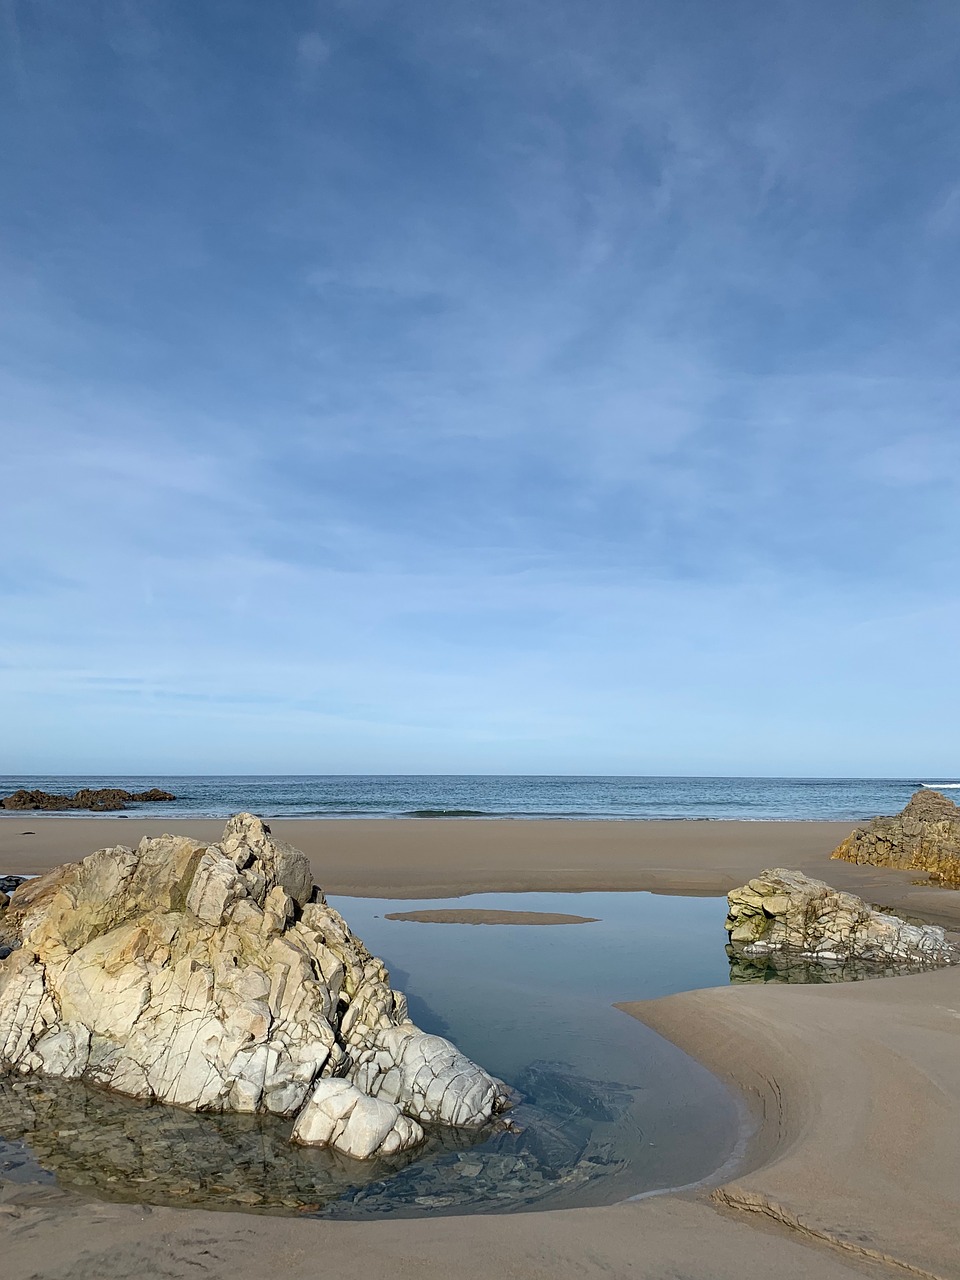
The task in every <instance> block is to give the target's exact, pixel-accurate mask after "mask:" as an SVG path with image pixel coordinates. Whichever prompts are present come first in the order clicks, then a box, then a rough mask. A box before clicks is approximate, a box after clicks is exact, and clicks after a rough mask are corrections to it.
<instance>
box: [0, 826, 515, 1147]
mask: <svg viewBox="0 0 960 1280" xmlns="http://www.w3.org/2000/svg"><path fill="white" fill-rule="evenodd" d="M3 915H4V917H5V919H4V920H3V925H4V928H5V931H6V933H7V934H8V935H9V934H11V933H13V934H15V935H16V941H17V942H18V944H19V945H18V946H17V949H16V950H14V951H13V952H12V953H11V954H10V955H9V956H8V957H7V958H6V959H5V960H3V961H2V962H0V1065H5V1066H6V1067H7V1068H12V1069H16V1070H19V1071H21V1072H38V1073H42V1074H46V1075H51V1076H58V1077H61V1078H63V1079H68V1080H74V1079H80V1080H84V1081H86V1082H88V1083H92V1084H96V1085H100V1086H105V1087H108V1088H111V1089H114V1090H117V1091H118V1092H121V1093H125V1094H128V1095H130V1096H132V1097H136V1098H143V1099H148V1100H151V1101H160V1102H170V1103H176V1104H177V1105H179V1106H183V1107H188V1108H190V1109H192V1110H197V1111H238V1112H270V1113H273V1114H275V1115H280V1116H297V1122H296V1135H295V1136H296V1138H297V1140H298V1141H300V1142H318V1143H321V1144H324V1145H330V1146H331V1147H333V1148H334V1149H336V1150H339V1151H342V1152H345V1153H346V1154H348V1155H352V1156H355V1157H358V1158H367V1157H370V1156H373V1155H376V1154H379V1153H385V1154H389V1153H391V1152H396V1151H399V1150H401V1149H403V1148H406V1147H410V1146H413V1145H416V1144H417V1143H419V1142H420V1141H422V1140H423V1130H422V1128H421V1124H420V1122H421V1121H430V1122H434V1123H437V1124H442V1125H452V1126H460V1127H465V1128H479V1127H482V1126H483V1125H485V1124H486V1123H487V1122H488V1121H490V1120H491V1118H492V1117H493V1116H494V1115H496V1114H497V1113H498V1112H499V1111H501V1110H504V1109H505V1108H506V1107H507V1106H508V1105H509V1099H508V1095H507V1092H506V1088H505V1086H503V1085H502V1084H501V1083H500V1082H499V1081H497V1080H494V1079H493V1077H491V1076H489V1075H488V1074H487V1073H486V1072H485V1071H483V1070H482V1068H480V1067H478V1066H477V1065H476V1064H475V1063H473V1062H470V1061H469V1059H467V1058H465V1057H464V1056H463V1055H462V1054H460V1053H459V1052H458V1051H457V1050H456V1049H455V1048H454V1046H453V1045H451V1044H450V1043H449V1042H448V1041H446V1040H443V1039H442V1038H441V1037H439V1036H429V1035H426V1034H424V1033H423V1032H422V1031H420V1030H419V1028H417V1027H416V1026H415V1025H414V1024H413V1023H412V1022H411V1021H410V1020H409V1017H408V1015H407V1006H406V1000H405V998H404V996H403V995H402V993H400V992H397V991H394V990H392V988H391V987H390V984H389V975H388V974H387V971H386V969H385V968H384V965H383V963H382V961H380V960H378V959H376V958H375V957H374V956H371V955H370V953H369V952H368V951H367V949H366V948H365V947H364V945H363V943H362V942H361V941H360V939H359V938H356V937H355V936H354V935H353V934H352V933H351V931H350V929H349V928H348V926H347V924H346V922H345V921H344V920H343V918H342V917H341V916H340V915H339V914H338V912H336V911H334V910H333V908H331V907H330V906H329V905H328V904H327V902H326V900H325V898H324V896H323V893H322V892H321V891H320V890H319V889H317V888H316V887H315V886H314V884H313V877H312V872H311V868H310V864H309V862H308V860H307V858H306V856H305V855H304V854H303V853H301V852H300V851H299V850H297V849H294V848H292V847H291V846H290V845H287V844H284V843H283V842H282V841H279V840H275V839H274V838H273V837H272V835H271V834H270V829H269V827H267V826H266V825H265V824H264V823H263V822H262V821H261V820H260V819H259V818H256V817H254V816H253V815H252V814H238V815H236V816H235V817H234V818H231V819H230V821H229V822H228V823H227V825H226V828H225V830H224V833H223V838H222V839H221V840H220V842H219V843H218V844H213V845H207V844H205V843H203V842H202V841H199V840H193V839H190V838H189V837H184V836H160V837H156V838H145V839H144V840H142V841H141V842H140V844H139V845H138V847H137V849H136V850H135V851H134V850H131V849H128V848H126V847H124V846H118V847H116V848H112V849H101V850H99V851H98V852H97V853H94V854H91V855H90V857H88V858H84V859H83V860H82V861H81V862H77V863H72V864H68V865H66V866H63V867H58V868H56V869H55V870H54V871H51V872H48V873H47V874H46V875H43V876H40V877H37V878H36V879H33V880H30V881H28V882H26V883H25V884H24V885H22V886H20V887H19V888H18V889H17V891H16V892H15V893H14V895H13V897H12V898H11V901H10V906H9V907H8V908H7V910H6V911H5V912H4V913H3Z"/></svg>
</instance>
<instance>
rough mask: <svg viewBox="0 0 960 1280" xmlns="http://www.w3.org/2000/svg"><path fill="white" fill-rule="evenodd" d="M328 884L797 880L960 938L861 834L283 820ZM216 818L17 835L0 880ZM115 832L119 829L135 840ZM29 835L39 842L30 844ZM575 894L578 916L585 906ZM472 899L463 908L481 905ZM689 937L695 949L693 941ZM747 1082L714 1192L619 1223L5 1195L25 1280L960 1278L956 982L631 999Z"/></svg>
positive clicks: (10, 830)
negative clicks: (311, 1214)
mask: <svg viewBox="0 0 960 1280" xmlns="http://www.w3.org/2000/svg"><path fill="white" fill-rule="evenodd" d="M273 825H274V829H275V831H276V833H277V834H278V835H280V836H281V837H283V838H285V839H287V840H290V841H291V842H292V843H295V844H297V845H298V846H299V847H301V848H303V849H305V850H306V852H307V853H308V854H309V855H310V857H311V860H312V862H313V866H314V872H315V875H316V879H317V881H318V883H320V884H321V885H323V886H324V888H326V889H327V890H329V891H331V892H336V893H343V894H354V895H364V894H366V895H375V896H384V897H408V898H411V897H430V896H441V895H442V896H454V895H456V894H458V893H459V894H463V893H470V892H478V891H497V890H499V891H510V890H514V891H521V890H533V889H536V890H547V889H549V890H569V891H571V892H573V893H575V892H576V891H577V890H584V891H585V890H588V889H605V888H606V889H650V890H653V891H654V892H661V893H687V894H690V893H700V894H704V893H723V892H726V891H727V890H728V889H729V888H732V887H733V886H734V885H736V884H739V883H742V882H743V881H744V880H746V879H748V878H749V877H750V876H751V875H755V874H756V873H757V872H758V871H759V870H761V869H762V868H763V867H766V866H789V867H796V868H799V869H801V870H804V871H806V872H807V873H808V874H811V875H816V876H819V877H820V878H823V879H826V880H828V881H829V882H830V883H832V884H834V885H836V886H838V887H841V888H848V889H851V890H852V891H854V892H857V893H860V894H861V895H862V896H864V897H866V898H867V899H868V900H870V901H872V902H875V903H879V904H880V905H887V906H891V907H895V908H898V909H900V910H902V911H905V912H907V913H908V914H911V915H913V916H918V917H921V918H925V919H935V920H939V921H940V922H943V923H947V924H952V925H954V926H956V925H957V924H960V893H958V892H951V891H948V890H941V889H934V888H931V887H929V886H926V885H916V884H913V883H912V881H913V880H914V879H916V876H915V875H914V874H913V873H908V872H895V871H889V870H881V869H875V868H864V867H855V866H851V865H849V864H846V863H838V862H831V861H830V860H829V853H830V851H831V849H832V848H833V847H834V845H835V844H836V843H837V842H838V841H839V839H840V838H841V837H842V836H844V835H846V834H847V833H848V831H849V829H850V827H849V824H846V823H734V822H731V823H726V822H724V823H720V822H703V823H686V822H677V823H672V822H669V823H668V822H663V823H654V822H643V823H641V822H637V823H632V822H622V823H620V822H610V823H604V822H549V821H544V822H528V821H524V822H520V821H509V820H506V821H496V822H483V821H478V822H468V821H457V820H454V819H441V820H433V821H431V820H404V821H396V822H391V821H378V822H368V821H356V822H336V821H325V822H311V821H285V822H284V821H278V822H276V823H274V824H273ZM221 826H222V824H220V823H197V822H185V823H177V824H170V823H164V822H158V821H157V820H155V819H154V820H149V821H146V822H144V821H141V820H139V819H130V818H128V819H84V818H44V817H40V816H33V817H28V816H27V815H22V816H19V815H18V816H17V817H13V818H6V817H5V818H3V819H2V820H0V872H4V871H7V872H14V873H21V874H25V873H31V872H36V871H41V870H43V869H45V868H46V867H49V866H52V865H55V864H56V863H57V862H61V861H64V860H67V859H70V858H75V857H79V856H82V855H83V854H85V853H88V852H90V851H92V850H93V849H94V848H96V847H98V846H102V845H105V844H113V843H119V842H122V843H126V844H131V843H135V842H136V840H137V839H139V837H140V836H141V835H142V834H145V833H147V832H148V831H150V832H156V831H158V830H163V829H168V828H172V829H178V830H182V831H185V832H190V833H193V834H197V835H200V836H202V837H203V838H213V837H215V836H216V835H217V834H218V833H219V830H220V829H221ZM121 828H122V829H123V830H122V832H121ZM26 830H33V831H35V832H36V833H37V834H36V835H35V836H22V835H21V834H20V832H21V831H26ZM573 905H574V901H572V902H571V906H573ZM465 906H466V904H465ZM678 945H682V940H678ZM621 1007H622V1008H624V1009H625V1011H626V1012H629V1013H630V1014H632V1015H633V1016H636V1017H639V1018H641V1019H642V1020H643V1021H645V1022H648V1023H649V1024H650V1025H652V1026H653V1027H655V1028H656V1029H657V1030H658V1031H660V1032H661V1033H662V1034H664V1035H666V1036H667V1037H668V1038H669V1039H671V1040H674V1041H675V1042H676V1043H677V1044H679V1045H680V1046H681V1047H682V1048H684V1049H685V1050H686V1051H687V1052H689V1053H691V1054H692V1055H694V1056H695V1057H697V1058H699V1059H700V1060H701V1061H703V1062H704V1063H706V1065H707V1066H709V1067H710V1068H711V1069H713V1070H714V1071H716V1072H718V1073H719V1074H722V1075H723V1076H725V1077H726V1078H727V1079H729V1080H730V1081H731V1082H732V1083H733V1084H734V1085H735V1086H736V1087H737V1088H738V1090H739V1091H740V1093H741V1095H742V1096H743V1097H744V1099H745V1102H746V1106H747V1107H748V1109H749V1112H750V1115H751V1117H752V1126H753V1132H752V1136H751V1138H750V1140H749V1141H748V1142H747V1143H746V1144H745V1146H744V1149H743V1151H742V1152H741V1155H740V1159H739V1161H738V1163H737V1165H736V1167H734V1168H729V1169H726V1170H725V1171H723V1172H721V1173H720V1174H719V1175H718V1176H717V1177H716V1178H714V1179H713V1180H712V1183H708V1184H707V1185H704V1186H702V1187H700V1188H697V1189H689V1190H686V1191H683V1192H679V1193H677V1192H674V1193H670V1194H666V1195H663V1196H657V1197H653V1198H647V1199H643V1200H640V1201H636V1202H632V1203H627V1204H623V1205H617V1206H614V1207H612V1208H603V1209H575V1210H568V1211H564V1212H554V1213H530V1214H520V1215H515V1216H511V1217H490V1218H483V1217H470V1218H445V1219H440V1218H437V1219H419V1220H405V1221H389V1220H384V1221H378V1222H370V1223H324V1222H306V1221H303V1222H301V1221H291V1220H288V1219H278V1218H266V1217H256V1216H251V1215H244V1214H216V1213H203V1212H198V1211H181V1210H177V1209H149V1208H139V1207H133V1206H123V1205H107V1204H102V1203H98V1202H89V1201H85V1200H82V1199H80V1198H78V1197H75V1196H72V1195H69V1194H66V1193H63V1192H60V1191H57V1190H51V1189H38V1188H30V1187H26V1188H12V1187H10V1186H9V1185H8V1186H6V1187H4V1188H3V1190H2V1191H0V1251H2V1256H3V1259H4V1263H3V1274H4V1276H5V1277H6V1278H7V1280H28V1278H30V1280H84V1278H86V1277H97V1278H98V1280H121V1278H123V1280H125V1278H126V1277H128V1276H130V1275H138V1276H142V1277H150V1278H153V1277H156V1280H161V1277H162V1278H163V1280H169V1278H172V1280H179V1277H186V1276H199V1277H201V1278H203V1277H217V1278H219V1277H223V1278H224V1280H226V1278H227V1277H231V1278H233V1280H246V1278H247V1277H249V1278H250V1280H253V1277H255V1276H256V1277H259V1276H261V1275H262V1274H263V1273H264V1271H265V1270H266V1269H268V1268H269V1269H272V1270H274V1271H276V1270H279V1271H282V1272H283V1274H284V1275H285V1276H287V1277H290V1278H291V1280H306V1278H307V1277H315V1276H316V1275H318V1274H321V1273H322V1274H326V1273H328V1272H330V1271H331V1270H333V1271H336V1272H345V1273H347V1274H349V1275H351V1276H357V1277H364V1278H365V1277H367V1276H371V1277H373V1276H384V1277H393V1276H396V1277H416V1280H434V1278H436V1280H440V1277H443V1280H446V1278H447V1277H448V1276H449V1275H450V1274H453V1273H455V1274H457V1275H459V1276H462V1277H464V1280H481V1278H484V1280H486V1278H487V1277H489V1278H490V1280H492V1278H493V1277H498V1278H499V1277H504V1278H506V1280H547V1277H549V1278H550V1280H555V1278H556V1277H568V1276H569V1277H578V1278H580V1277H600V1276H604V1277H610V1276H616V1277H626V1276H630V1277H643V1278H645V1280H667V1277H671V1278H674V1277H675V1278H680V1277H682V1278H683V1280H742V1278H743V1277H744V1276H745V1275H750V1274H755V1273H758V1272H761V1271H764V1272H770V1271H774V1272H775V1273H776V1275H777V1277H778V1280H842V1278H847V1280H849V1278H851V1277H854V1276H864V1275H867V1276H875V1277H880V1276H888V1277H890V1276H895V1275H896V1276H904V1275H907V1274H912V1275H920V1276H926V1277H930V1276H934V1277H939V1278H940V1280H958V1277H960V1245H958V1241H957V1235H956V1231H955V1223H956V1222H957V1221H958V1220H960V970H957V969H951V970H943V971H940V972H937V973H926V974H918V975H914V976H911V977H904V978H892V979H879V980H876V981H870V982H861V983H853V984H844V985H837V986H821V987H794V986H767V987H756V986H750V987H743V986H737V987H725V988H717V989H713V990H709V991H700V992H689V993H684V994H682V995H677V996H670V997H667V998H666V999H663V1000H658V1001H652V1002H644V1003H641V1004H634V1005H626V1006H621Z"/></svg>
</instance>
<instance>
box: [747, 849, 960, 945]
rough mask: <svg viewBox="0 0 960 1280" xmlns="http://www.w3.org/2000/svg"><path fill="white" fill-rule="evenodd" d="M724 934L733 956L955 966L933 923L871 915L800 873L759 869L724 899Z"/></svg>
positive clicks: (863, 905) (863, 906) (851, 897)
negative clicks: (778, 956)
mask: <svg viewBox="0 0 960 1280" xmlns="http://www.w3.org/2000/svg"><path fill="white" fill-rule="evenodd" d="M727 904H728V908H729V914H728V915H727V920H726V929H727V932H728V933H729V934H730V945H731V947H732V949H733V950H734V952H735V953H737V952H739V953H740V954H742V955H745V956H761V955H764V954H768V953H783V954H785V955H788V956H789V955H792V956H794V957H796V958H807V959H813V960H826V961H833V962H841V963H842V962H845V961H850V960H858V961H865V962H868V963H877V964H884V963H891V962H895V963H900V964H904V965H910V966H915V967H917V968H928V967H930V968H932V967H936V966H938V965H943V964H956V963H957V962H958V961H960V948H958V947H957V946H956V945H954V944H953V943H952V942H950V941H949V940H948V939H947V937H946V935H945V933H944V931H943V929H940V928H938V927H937V926H935V925H916V924H907V923H906V922H905V921H903V920H900V919H899V918H898V917H897V916H892V915H886V914H885V913H883V912H880V911H874V910H872V909H871V908H870V907H868V906H867V904H866V903H865V902H863V901H862V900H861V899H860V898H857V897H856V896H855V895H854V894H852V893H838V892H837V890H835V889H831V888H830V886H829V885H827V884H824V883H823V881H822V880H811V879H810V878H809V877H808V876H805V875H803V874H802V873H801V872H799V871H786V870H784V869H783V868H778V869H777V870H774V871H761V873H760V875H759V876H757V877H756V879H754V880H750V881H748V883H747V884H745V885H744V886H743V887H742V888H740V889H734V890H733V891H732V892H731V893H729V894H728V895H727Z"/></svg>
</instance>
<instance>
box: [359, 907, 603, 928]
mask: <svg viewBox="0 0 960 1280" xmlns="http://www.w3.org/2000/svg"><path fill="white" fill-rule="evenodd" d="M384 919H385V920H412V921H414V922H415V923H416V924H524V925H537V924H596V923H597V917H596V916H568V915H562V914H561V913H560V912H557V911H484V910H471V909H470V908H469V907H464V908H463V910H462V911H455V910H446V909H441V910H438V911H388V912H387V914H386V915H385V916H384Z"/></svg>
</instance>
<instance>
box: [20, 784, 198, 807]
mask: <svg viewBox="0 0 960 1280" xmlns="http://www.w3.org/2000/svg"><path fill="white" fill-rule="evenodd" d="M176 798H177V797H176V796H175V795H171V793H170V792H169V791H161V790H160V788H159V787H151V788H150V790H149V791H124V790H123V788H122V787H100V788H99V789H97V790H92V789H91V788H89V787H82V788H81V789H80V790H79V791H76V792H74V794H73V795H72V796H55V795H51V794H50V792H49V791H28V790H27V789H26V788H25V787H21V788H20V789H19V791H14V792H13V794H12V795H9V796H4V797H3V798H2V799H0V808H4V809H11V810H13V811H14V812H17V813H25V812H32V811H33V810H35V809H43V810H49V811H52V812H55V813H56V812H59V811H60V810H64V809H91V810H92V811H93V812H95V813H110V812H112V811H113V810H116V809H124V808H126V806H127V805H128V804H129V803H130V801H135V802H136V803H138V804H139V803H150V804H159V803H161V802H162V801H164V800H176Z"/></svg>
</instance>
